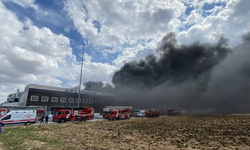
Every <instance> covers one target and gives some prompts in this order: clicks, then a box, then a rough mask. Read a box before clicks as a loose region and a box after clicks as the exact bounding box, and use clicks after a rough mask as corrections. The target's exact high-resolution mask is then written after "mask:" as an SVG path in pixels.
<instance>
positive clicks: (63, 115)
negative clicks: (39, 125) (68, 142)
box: [53, 109, 71, 122]
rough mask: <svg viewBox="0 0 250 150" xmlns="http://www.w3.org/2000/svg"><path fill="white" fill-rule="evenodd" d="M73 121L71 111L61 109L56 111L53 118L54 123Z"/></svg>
mask: <svg viewBox="0 0 250 150" xmlns="http://www.w3.org/2000/svg"><path fill="white" fill-rule="evenodd" d="M70 120H71V110H65V109H59V110H56V112H55V115H54V116H53V121H54V122H66V121H70Z"/></svg>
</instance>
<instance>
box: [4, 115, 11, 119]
mask: <svg viewBox="0 0 250 150" xmlns="http://www.w3.org/2000/svg"><path fill="white" fill-rule="evenodd" d="M10 118H11V115H8V116H6V117H4V118H3V119H2V120H8V119H10Z"/></svg>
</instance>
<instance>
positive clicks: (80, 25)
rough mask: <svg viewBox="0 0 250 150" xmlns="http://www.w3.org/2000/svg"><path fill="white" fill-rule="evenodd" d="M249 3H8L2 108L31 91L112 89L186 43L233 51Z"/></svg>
mask: <svg viewBox="0 0 250 150" xmlns="http://www.w3.org/2000/svg"><path fill="white" fill-rule="evenodd" d="M249 6H250V1H249V0H167V1H166V0H152V1H150V0H85V1H84V0H0V35H1V36H0V60H1V63H0V103H1V102H4V101H5V100H6V98H7V96H8V94H10V93H15V92H16V90H17V89H20V91H23V90H24V88H25V86H26V85H28V84H42V85H50V86H58V87H67V88H70V87H74V86H76V85H78V84H79V80H80V70H81V60H82V57H81V56H82V50H83V45H84V63H83V76H82V82H83V83H84V82H88V81H102V82H104V83H111V80H112V76H113V75H114V72H115V71H117V70H119V69H120V68H121V67H122V66H123V64H124V63H126V62H129V61H133V60H140V59H143V58H144V57H145V56H147V55H148V54H155V55H156V56H157V55H158V54H157V53H156V52H155V49H156V48H157V47H158V46H159V44H160V42H161V41H162V38H163V37H164V36H165V35H166V34H167V33H169V32H175V34H176V37H177V40H178V42H179V44H189V43H193V42H194V41H200V42H209V43H213V42H216V41H218V38H219V37H220V36H224V37H225V38H227V39H229V45H230V46H234V45H236V44H237V43H240V42H241V36H242V35H243V34H245V33H247V32H249V31H250V21H249V18H250V9H249Z"/></svg>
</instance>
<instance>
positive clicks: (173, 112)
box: [167, 109, 181, 116]
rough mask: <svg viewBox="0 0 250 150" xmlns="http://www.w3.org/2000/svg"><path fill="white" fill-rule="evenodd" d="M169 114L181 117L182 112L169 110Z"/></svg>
mask: <svg viewBox="0 0 250 150" xmlns="http://www.w3.org/2000/svg"><path fill="white" fill-rule="evenodd" d="M167 112H168V115H169V116H176V115H181V110H179V109H168V110H167Z"/></svg>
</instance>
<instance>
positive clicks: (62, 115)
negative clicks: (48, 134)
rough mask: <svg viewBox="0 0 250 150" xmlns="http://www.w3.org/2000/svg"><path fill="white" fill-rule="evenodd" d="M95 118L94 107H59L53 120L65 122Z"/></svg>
mask: <svg viewBox="0 0 250 150" xmlns="http://www.w3.org/2000/svg"><path fill="white" fill-rule="evenodd" d="M93 118H94V108H93V107H84V108H59V109H57V110H56V111H55V115H54V116H53V121H54V122H58V123H64V122H67V121H81V122H82V121H83V122H84V121H86V120H91V119H93Z"/></svg>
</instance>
